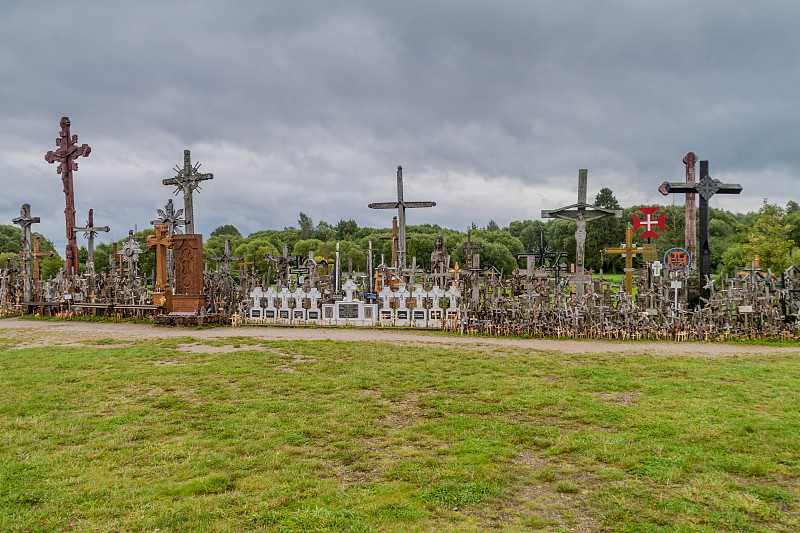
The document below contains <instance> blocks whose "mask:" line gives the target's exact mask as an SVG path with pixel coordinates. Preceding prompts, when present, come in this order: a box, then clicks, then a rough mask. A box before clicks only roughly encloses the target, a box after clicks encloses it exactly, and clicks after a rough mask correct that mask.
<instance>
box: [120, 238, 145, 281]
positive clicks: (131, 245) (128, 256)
mask: <svg viewBox="0 0 800 533" xmlns="http://www.w3.org/2000/svg"><path fill="white" fill-rule="evenodd" d="M141 253H142V249H141V248H140V247H139V243H138V242H137V241H136V237H135V236H134V235H133V230H129V231H128V240H127V241H125V244H123V245H122V250H120V251H119V252H117V255H121V256H122V259H123V260H124V261H125V262H126V263H127V266H128V268H127V270H128V277H129V279H128V281H129V282H132V278H134V277H135V276H136V266H137V265H138V264H139V254H141Z"/></svg>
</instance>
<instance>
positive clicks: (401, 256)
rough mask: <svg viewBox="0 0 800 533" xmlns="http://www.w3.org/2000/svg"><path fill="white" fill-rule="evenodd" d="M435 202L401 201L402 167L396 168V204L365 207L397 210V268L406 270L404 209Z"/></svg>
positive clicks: (378, 204)
mask: <svg viewBox="0 0 800 533" xmlns="http://www.w3.org/2000/svg"><path fill="white" fill-rule="evenodd" d="M435 205H436V202H406V201H405V200H404V199H403V167H401V166H398V167H397V201H396V202H377V203H371V204H369V205H368V206H367V207H369V208H370V209H397V218H398V222H399V233H398V235H397V256H398V257H397V259H398V263H397V264H398V267H399V268H400V270H401V273H402V271H403V270H405V269H406V209H407V208H412V207H433V206H435Z"/></svg>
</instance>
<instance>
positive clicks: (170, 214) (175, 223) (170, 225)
mask: <svg viewBox="0 0 800 533" xmlns="http://www.w3.org/2000/svg"><path fill="white" fill-rule="evenodd" d="M157 211H158V216H159V218H157V219H155V220H151V221H150V224H153V225H154V226H155V225H162V224H163V225H166V226H167V233H169V234H171V235H174V234H176V233H178V234H179V233H181V228H180V227H181V226H185V225H186V221H185V220H184V219H182V218H180V216H181V215H182V214H183V209H178V211H177V212H176V211H175V204H173V203H172V198H170V199H169V201H168V202H167V205H165V206H164V209H163V210H161V209H157Z"/></svg>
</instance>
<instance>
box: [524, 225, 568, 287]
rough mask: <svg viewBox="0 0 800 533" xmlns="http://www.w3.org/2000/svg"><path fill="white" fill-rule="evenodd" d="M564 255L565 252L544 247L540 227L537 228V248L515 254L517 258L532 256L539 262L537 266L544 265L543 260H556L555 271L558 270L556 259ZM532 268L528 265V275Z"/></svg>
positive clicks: (565, 254) (542, 231) (542, 232)
mask: <svg viewBox="0 0 800 533" xmlns="http://www.w3.org/2000/svg"><path fill="white" fill-rule="evenodd" d="M566 256H567V252H553V251H550V250H548V249H547V248H546V247H545V245H544V230H543V229H540V230H539V249H538V250H536V251H535V252H534V251H530V252H526V253H521V254H517V259H519V258H520V257H529V258H533V259H535V260H536V261H538V262H539V266H541V267H542V268H544V267H545V262H546V261H555V262H556V272H557V271H558V260H559V259H560V258H562V257H566ZM532 270H533V269H532V268H531V265H528V268H527V273H528V275H529V276H530V275H531V274H533V272H532Z"/></svg>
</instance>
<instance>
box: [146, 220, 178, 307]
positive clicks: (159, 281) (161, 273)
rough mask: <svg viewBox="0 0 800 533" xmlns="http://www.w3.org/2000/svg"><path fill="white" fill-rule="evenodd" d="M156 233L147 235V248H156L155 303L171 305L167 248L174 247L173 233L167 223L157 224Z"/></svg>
mask: <svg viewBox="0 0 800 533" xmlns="http://www.w3.org/2000/svg"><path fill="white" fill-rule="evenodd" d="M153 229H154V230H155V233H154V234H153V235H148V236H147V248H148V249H149V250H152V249H154V248H155V250H156V282H155V285H154V286H153V303H154V304H155V305H161V306H164V307H169V302H170V296H171V294H170V290H169V282H168V280H167V248H172V247H173V242H172V235H170V234H168V233H167V226H166V224H156V225H155V226H154V227H153Z"/></svg>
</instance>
